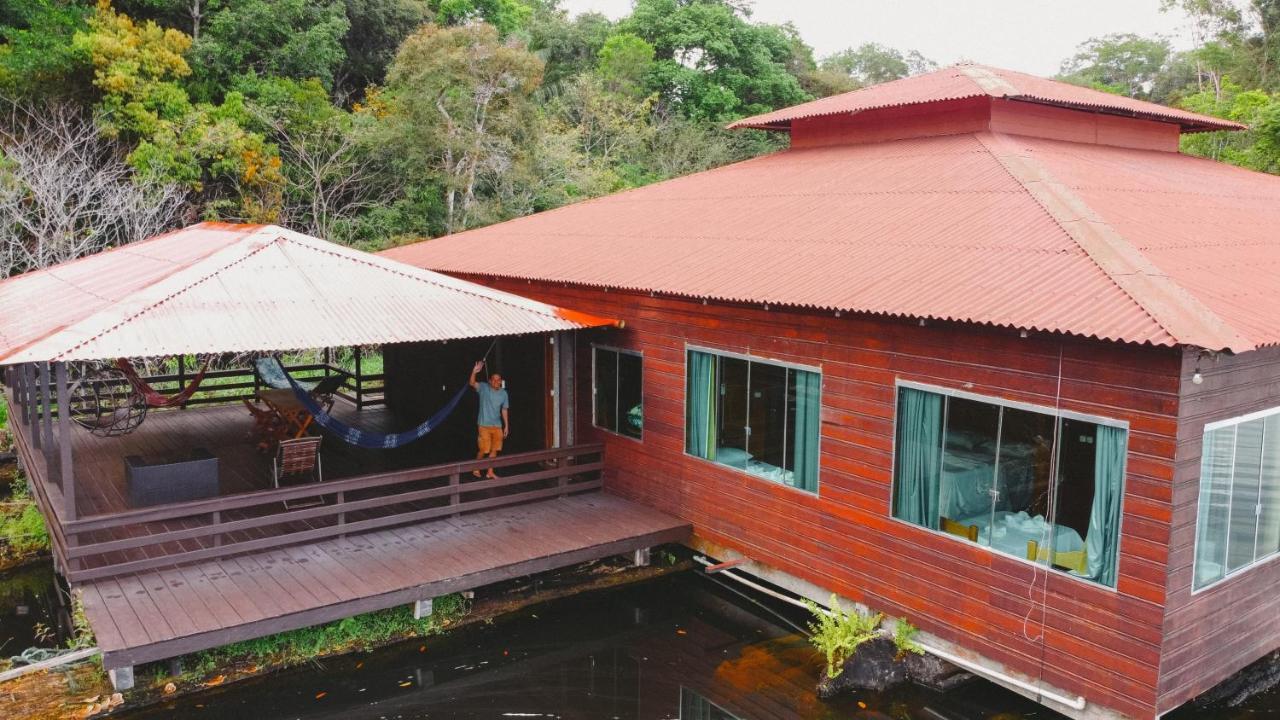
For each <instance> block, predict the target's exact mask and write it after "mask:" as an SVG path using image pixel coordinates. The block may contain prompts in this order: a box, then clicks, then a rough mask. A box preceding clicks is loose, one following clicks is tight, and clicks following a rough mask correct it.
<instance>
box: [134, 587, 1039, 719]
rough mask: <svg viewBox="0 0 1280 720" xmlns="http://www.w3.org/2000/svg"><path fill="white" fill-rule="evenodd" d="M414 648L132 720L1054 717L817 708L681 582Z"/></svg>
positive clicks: (997, 695) (548, 609)
mask: <svg viewBox="0 0 1280 720" xmlns="http://www.w3.org/2000/svg"><path fill="white" fill-rule="evenodd" d="M780 610H781V609H780ZM783 611H784V612H789V611H786V610H783ZM420 647H423V646H420V644H419V643H416V642H415V643H411V644H409V645H406V646H399V647H396V648H390V649H386V650H382V651H379V652H375V653H372V654H369V655H365V656H348V657H343V658H338V659H335V660H332V661H328V662H325V663H323V664H322V665H319V666H310V667H307V668H303V669H298V670H293V671H288V672H284V673H277V674H274V675H270V676H266V677H263V678H260V679H257V680H253V681H249V682H246V683H238V684H236V685H232V686H229V687H226V688H220V689H218V690H215V691H210V692H206V693H203V694H200V695H197V696H191V697H187V698H182V699H180V700H177V701H175V702H172V703H168V704H165V705H163V706H158V707H153V708H151V709H150V710H144V711H139V712H137V713H133V714H131V715H128V717H130V718H134V719H135V720H139V719H141V718H160V717H183V718H186V717H202V718H226V719H228V720H230V719H235V720H242V719H243V718H247V717H253V718H255V720H256V719H258V718H261V719H263V720H270V719H274V718H279V719H281V720H283V719H285V718H306V719H307V720H322V719H323V720H328V719H334V720H336V719H337V718H344V719H350V720H374V719H377V718H405V719H410V718H458V719H463V718H566V719H576V718H583V719H588V718H590V719H595V718H605V719H613V720H657V719H663V720H668V719H669V720H675V719H677V718H680V719H681V720H728V719H730V718H732V719H734V720H835V718H841V719H842V720H843V719H848V718H857V719H860V720H873V719H884V718H889V719H891V720H907V719H908V718H924V719H927V720H978V719H981V720H994V719H995V718H1000V719H1001V720H1017V719H1019V718H1037V719H1048V718H1055V717H1058V716H1056V715H1054V714H1053V713H1050V712H1048V711H1046V710H1044V709H1043V708H1040V707H1038V706H1036V705H1035V704H1033V703H1031V702H1030V701H1027V700H1024V699H1023V698H1021V697H1018V696H1016V695H1013V694H1011V693H1007V692H1005V691H1003V690H1001V689H999V688H996V687H994V686H991V685H989V684H986V683H980V682H975V683H971V684H969V685H967V686H965V687H963V688H960V689H959V690H956V691H953V692H951V693H948V694H946V695H938V694H934V693H930V692H928V691H925V690H920V689H914V688H913V689H904V690H901V691H896V692H893V693H886V694H865V695H862V696H857V697H847V698H842V699H841V700H840V701H839V702H837V703H832V704H828V703H824V702H822V701H820V700H818V699H817V698H816V697H815V696H814V693H813V688H814V685H815V684H816V682H817V677H818V671H819V669H820V667H821V661H820V658H818V656H817V654H816V653H815V652H814V651H813V649H812V648H811V647H810V646H809V645H808V643H807V641H806V640H805V639H804V638H803V637H801V636H799V635H796V634H795V633H794V632H793V631H791V630H789V629H787V628H784V627H782V626H781V625H779V624H778V623H776V622H774V621H773V619H771V618H768V617H765V616H763V614H762V612H761V610H760V608H758V607H753V606H751V605H750V604H747V603H745V602H743V601H742V600H741V599H739V598H738V597H736V596H734V595H733V594H730V593H726V592H724V591H723V590H721V589H720V588H718V587H717V586H716V585H714V584H713V583H711V582H708V581H707V580H705V579H703V578H698V577H693V576H691V575H684V576H676V577H670V578H666V579H663V580H658V581H654V582H651V583H646V584H644V585H640V586H634V587H630V588H624V589H621V590H616V591H612V592H609V593H594V594H589V595H586V596H581V597H577V598H571V599H568V600H563V601H559V602H557V603H555V604H552V605H548V606H542V607H539V608H537V609H535V610H534V611H532V612H525V613H523V614H520V615H518V616H516V617H514V618H508V619H505V620H500V621H498V622H497V623H494V624H493V625H484V626H476V627H472V628H467V629H463V630H459V631H457V632H455V633H454V634H452V635H450V636H447V637H443V638H437V639H432V640H428V641H427V643H426V645H425V649H420Z"/></svg>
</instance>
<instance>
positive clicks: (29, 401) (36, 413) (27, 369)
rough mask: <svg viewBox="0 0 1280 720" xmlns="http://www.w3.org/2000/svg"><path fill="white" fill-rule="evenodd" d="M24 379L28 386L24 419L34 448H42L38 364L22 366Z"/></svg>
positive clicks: (24, 399) (24, 400) (24, 402)
mask: <svg viewBox="0 0 1280 720" xmlns="http://www.w3.org/2000/svg"><path fill="white" fill-rule="evenodd" d="M22 368H23V370H22V377H23V380H24V383H25V385H26V394H25V397H24V398H23V405H24V406H25V410H26V412H24V413H22V419H23V420H24V421H25V424H26V426H27V436H28V437H30V438H31V444H32V447H35V448H37V449H38V448H39V447H40V436H39V432H40V410H39V404H38V401H37V397H38V395H37V394H36V364H35V363H26V364H25V365H23V366H22Z"/></svg>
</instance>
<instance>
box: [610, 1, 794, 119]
mask: <svg viewBox="0 0 1280 720" xmlns="http://www.w3.org/2000/svg"><path fill="white" fill-rule="evenodd" d="M619 29H620V30H622V31H623V32H629V33H631V34H634V35H636V36H638V37H640V38H643V39H644V40H645V41H646V42H648V43H649V44H650V45H652V46H653V47H654V53H655V58H656V59H655V62H654V67H653V70H652V71H651V72H650V73H649V89H650V90H651V91H654V92H658V93H659V94H660V95H661V96H662V97H663V98H664V100H665V101H666V102H668V103H670V104H672V105H673V106H675V107H678V108H680V110H681V112H683V113H684V114H685V115H686V116H687V117H691V118H698V119H705V120H711V121H722V120H728V119H733V118H737V117H741V116H743V115H750V114H755V113H760V112H767V111H769V110H774V109H777V108H779V107H783V106H786V105H794V104H796V103H800V102H804V101H805V100H808V99H810V96H809V95H808V93H806V92H805V91H804V88H802V87H801V86H800V82H799V80H798V79H797V78H796V77H795V76H794V75H792V74H791V73H790V72H789V71H788V68H787V65H788V62H789V61H790V60H791V58H792V56H793V48H792V43H791V37H790V33H789V32H788V31H787V30H786V29H785V28H782V27H779V26H776V25H764V24H756V23H752V22H750V20H749V18H748V16H747V14H746V13H745V12H744V11H743V10H742V8H740V7H739V6H737V5H735V4H733V3H731V2H728V1H727V0H636V4H635V8H634V10H633V11H632V14H631V16H630V17H629V18H627V19H625V20H624V21H622V23H620V26H619Z"/></svg>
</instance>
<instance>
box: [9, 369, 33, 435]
mask: <svg viewBox="0 0 1280 720" xmlns="http://www.w3.org/2000/svg"><path fill="white" fill-rule="evenodd" d="M29 369H30V368H29V366H28V365H27V363H22V364H21V365H19V366H18V387H17V391H16V392H14V394H13V399H14V400H15V401H17V403H18V409H19V410H21V411H22V412H21V413H19V416H20V418H21V421H22V424H23V425H26V424H28V423H30V422H31V402H30V398H29V397H27V392H28V391H29V390H30V387H31V383H30V378H28V377H27V371H28V370H29Z"/></svg>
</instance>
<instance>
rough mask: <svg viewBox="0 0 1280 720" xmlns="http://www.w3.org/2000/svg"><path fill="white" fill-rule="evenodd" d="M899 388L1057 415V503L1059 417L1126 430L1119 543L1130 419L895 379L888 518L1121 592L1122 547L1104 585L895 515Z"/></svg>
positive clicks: (1120, 530)
mask: <svg viewBox="0 0 1280 720" xmlns="http://www.w3.org/2000/svg"><path fill="white" fill-rule="evenodd" d="M900 388H910V389H912V390H923V391H925V392H931V393H935V394H937V395H943V396H947V397H955V398H961V399H964V400H972V401H974V402H981V403H987V404H989V405H996V406H1000V407H1007V408H1013V409H1015V410H1025V411H1028V412H1033V413H1039V414H1042V415H1048V416H1050V417H1053V418H1054V419H1055V420H1054V427H1055V430H1054V449H1053V468H1054V470H1053V471H1054V480H1053V496H1054V501H1053V502H1054V505H1056V504H1057V500H1056V498H1057V492H1058V484H1057V472H1058V435H1059V434H1060V430H1058V428H1059V427H1060V424H1061V423H1060V422H1059V421H1060V420H1062V419H1067V420H1079V421H1082V422H1089V423H1093V424H1095V425H1106V426H1108V427H1113V428H1119V429H1122V430H1124V432H1125V453H1124V464H1123V465H1122V466H1121V469H1120V524H1119V525H1117V526H1116V543H1117V544H1118V543H1120V542H1121V540H1123V539H1124V517H1125V515H1124V510H1125V507H1124V503H1125V495H1127V494H1128V485H1129V483H1128V478H1129V439H1130V437H1129V436H1130V429H1129V421H1127V420H1117V419H1115V418H1109V417H1103V416H1101V415H1092V414H1089V413H1082V412H1076V411H1075V410H1066V409H1062V408H1058V409H1054V408H1052V407H1049V406H1046V405H1037V404H1035V403H1028V402H1023V401H1021V400H1009V399H1006V398H1002V397H999V396H995V395H983V394H981V393H975V392H969V391H967V390H960V389H956V388H950V387H946V386H944V385H932V384H929V383H922V382H916V381H914V380H903V379H902V378H895V379H894V383H893V431H892V432H893V435H894V441H893V446H892V448H891V449H890V451H889V513H888V514H889V520H890V521H892V522H895V523H900V524H902V525H904V526H906V527H909V528H914V529H916V530H919V531H921V532H927V533H929V534H931V535H935V536H938V537H942V538H946V539H948V540H951V541H954V542H958V543H963V544H964V545H966V546H971V547H976V548H981V549H983V550H985V551H987V552H990V553H994V554H996V555H999V556H1000V557H1002V558H1009V559H1011V560H1016V561H1018V562H1020V563H1022V564H1024V565H1028V566H1030V567H1034V568H1038V569H1040V570H1044V571H1047V572H1052V573H1054V576H1055V577H1066V578H1071V579H1072V580H1075V581H1077V582H1080V583H1084V584H1085V585H1086V586H1088V587H1093V588H1099V589H1102V590H1106V591H1108V592H1113V593H1119V592H1120V590H1119V588H1120V552H1119V547H1117V548H1116V584H1115V585H1114V586H1111V585H1104V584H1102V583H1100V582H1097V581H1096V580H1091V579H1089V578H1087V577H1080V576H1079V575H1072V574H1071V573H1068V572H1061V571H1057V570H1054V569H1053V568H1052V567H1051V566H1049V565H1046V564H1042V563H1039V562H1036V561H1034V560H1028V559H1027V558H1025V557H1022V556H1020V555H1015V554H1013V553H1007V552H1004V551H1003V550H1000V549H998V548H995V547H992V546H990V545H979V544H978V543H973V542H969V541H967V540H965V539H963V538H959V537H956V536H955V535H951V534H950V533H945V532H943V531H942V530H940V529H939V530H935V529H933V528H930V527H925V526H924V525H917V524H915V523H913V522H909V521H907V520H903V519H902V518H899V517H897V516H896V515H894V514H893V498H894V497H895V493H896V492H897V490H898V488H897V484H898V441H897V439H896V438H897V432H898V395H899V393H898V390H899V389H900ZM1056 524H1057V523H1056V522H1055V523H1054V525H1055V526H1056Z"/></svg>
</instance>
